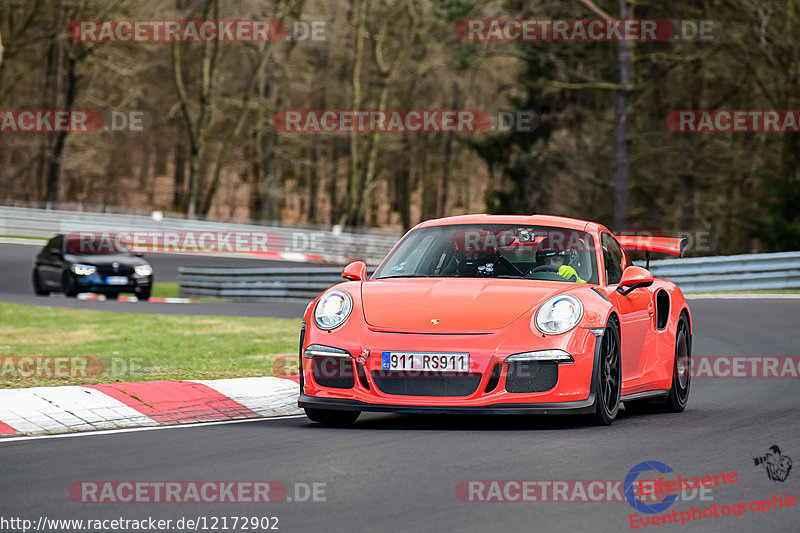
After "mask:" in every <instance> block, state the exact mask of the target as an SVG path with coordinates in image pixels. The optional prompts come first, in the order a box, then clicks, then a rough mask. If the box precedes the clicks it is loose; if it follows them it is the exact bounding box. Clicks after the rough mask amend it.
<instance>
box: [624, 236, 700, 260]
mask: <svg viewBox="0 0 800 533" xmlns="http://www.w3.org/2000/svg"><path fill="white" fill-rule="evenodd" d="M616 238H617V242H619V244H620V245H621V246H622V247H623V248H625V249H626V250H637V251H642V252H658V253H662V254H670V255H677V256H679V257H683V252H685V251H686V244H687V243H688V239H687V238H686V237H650V236H648V235H617V236H616Z"/></svg>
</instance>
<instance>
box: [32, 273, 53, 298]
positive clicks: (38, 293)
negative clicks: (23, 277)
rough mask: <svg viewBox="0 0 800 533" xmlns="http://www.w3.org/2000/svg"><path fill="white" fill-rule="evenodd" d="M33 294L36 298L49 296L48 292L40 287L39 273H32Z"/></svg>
mask: <svg viewBox="0 0 800 533" xmlns="http://www.w3.org/2000/svg"><path fill="white" fill-rule="evenodd" d="M33 293H34V294H35V295H36V296H50V291H48V290H47V289H45V288H44V287H43V286H42V280H41V278H40V277H39V271H38V270H34V271H33Z"/></svg>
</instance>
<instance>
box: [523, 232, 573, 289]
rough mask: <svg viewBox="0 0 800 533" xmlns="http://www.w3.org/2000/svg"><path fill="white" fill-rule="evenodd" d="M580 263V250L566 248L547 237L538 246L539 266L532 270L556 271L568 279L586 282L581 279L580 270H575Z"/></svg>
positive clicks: (537, 257) (537, 258) (537, 260)
mask: <svg viewBox="0 0 800 533" xmlns="http://www.w3.org/2000/svg"><path fill="white" fill-rule="evenodd" d="M579 263H580V260H579V254H578V250H576V249H574V248H566V249H565V248H563V247H562V246H558V245H557V244H556V243H555V242H554V243H552V244H551V242H550V238H549V237H547V238H545V239H544V240H542V242H541V243H539V246H538V247H537V248H536V264H537V267H536V268H534V269H533V270H531V272H555V273H556V274H558V275H559V276H561V277H562V278H564V279H566V280H567V281H573V282H577V283H586V280H585V279H581V277H580V276H578V271H577V270H575V267H577V266H578V265H579Z"/></svg>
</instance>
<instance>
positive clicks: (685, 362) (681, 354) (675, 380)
mask: <svg viewBox="0 0 800 533" xmlns="http://www.w3.org/2000/svg"><path fill="white" fill-rule="evenodd" d="M691 356H692V336H691V334H690V333H689V320H688V319H687V318H686V315H683V314H682V315H681V317H680V318H679V319H678V332H677V334H676V336H675V362H674V363H673V367H672V388H671V389H670V390H669V395H668V396H667V400H666V402H664V409H665V410H666V411H668V412H670V413H680V412H681V411H683V410H684V409H686V404H687V403H688V401H689V387H690V386H691V384H692V372H691Z"/></svg>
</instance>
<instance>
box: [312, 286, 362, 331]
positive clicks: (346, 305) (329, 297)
mask: <svg viewBox="0 0 800 533" xmlns="http://www.w3.org/2000/svg"><path fill="white" fill-rule="evenodd" d="M352 310H353V299H352V298H351V297H350V295H349V294H347V293H346V292H345V291H339V290H333V291H328V292H326V293H325V294H323V295H322V298H320V299H319V301H318V302H317V306H316V307H315V308H314V323H315V324H316V325H317V327H318V328H319V329H324V330H326V331H330V330H332V329H334V328H338V327H339V326H341V325H342V324H344V321H345V320H347V317H349V316H350V312H351V311H352Z"/></svg>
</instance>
